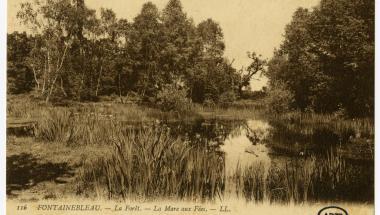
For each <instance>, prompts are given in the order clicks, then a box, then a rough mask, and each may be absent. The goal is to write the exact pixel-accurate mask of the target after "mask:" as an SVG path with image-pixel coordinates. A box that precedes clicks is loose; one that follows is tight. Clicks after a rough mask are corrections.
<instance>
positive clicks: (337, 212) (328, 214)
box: [318, 206, 348, 215]
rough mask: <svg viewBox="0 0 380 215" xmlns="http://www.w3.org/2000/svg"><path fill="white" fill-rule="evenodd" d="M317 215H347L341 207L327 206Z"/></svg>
mask: <svg viewBox="0 0 380 215" xmlns="http://www.w3.org/2000/svg"><path fill="white" fill-rule="evenodd" d="M318 215H348V213H347V211H346V210H345V209H343V208H341V207H337V206H329V207H325V208H322V209H321V210H320V211H319V212H318Z"/></svg>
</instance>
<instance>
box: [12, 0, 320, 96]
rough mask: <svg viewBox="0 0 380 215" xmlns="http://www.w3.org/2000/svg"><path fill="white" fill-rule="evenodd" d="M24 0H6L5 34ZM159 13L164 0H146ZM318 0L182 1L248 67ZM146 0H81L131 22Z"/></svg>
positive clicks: (258, 83)
mask: <svg viewBox="0 0 380 215" xmlns="http://www.w3.org/2000/svg"><path fill="white" fill-rule="evenodd" d="M24 1H25V0H8V32H13V31H14V30H22V29H23V28H22V27H21V26H20V24H19V23H18V21H17V20H16V19H15V17H16V13H17V10H18V9H19V8H20V6H19V5H20V3H21V2H24ZM150 1H151V2H153V3H154V4H155V5H157V7H158V8H159V9H160V10H161V9H162V8H164V7H165V5H166V4H167V2H168V0H150ZM319 1H320V0H182V5H183V8H184V11H185V12H186V13H187V15H188V17H191V18H193V20H194V22H195V23H196V24H198V23H199V22H201V21H202V20H205V19H207V18H212V19H213V20H215V21H216V22H218V23H219V24H220V26H221V27H222V29H223V33H224V41H225V44H226V51H225V56H226V57H227V58H229V59H230V60H232V59H235V62H234V64H233V66H234V67H235V68H236V69H240V68H241V67H242V66H248V64H249V59H248V57H247V55H246V53H247V51H255V52H256V53H258V54H262V55H263V56H264V57H265V58H268V59H269V58H270V57H272V55H273V50H274V48H276V47H278V46H279V45H280V44H281V41H282V40H283V37H282V35H283V34H284V28H285V25H286V24H288V23H289V22H290V20H291V17H292V15H293V13H294V11H295V10H296V9H297V8H298V7H306V8H312V7H314V6H316V5H317V4H318V2H319ZM145 2H148V0H85V3H86V5H87V6H88V7H90V8H93V9H99V8H101V7H104V8H111V9H112V10H113V11H114V12H115V13H116V15H117V17H118V18H127V19H128V20H129V21H132V20H133V18H134V17H135V16H136V15H137V14H138V13H139V12H140V10H141V7H142V5H143V4H144V3H145ZM256 78H259V79H260V80H254V81H252V83H251V87H252V89H253V90H259V89H261V88H262V87H263V86H264V85H265V83H266V79H265V77H261V78H260V77H256Z"/></svg>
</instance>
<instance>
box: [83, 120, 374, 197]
mask: <svg viewBox="0 0 380 215" xmlns="http://www.w3.org/2000/svg"><path fill="white" fill-rule="evenodd" d="M144 129H145V130H144ZM146 129H147V130H146ZM115 130H116V131H117V132H116V133H115V134H114V135H115V136H116V137H117V139H116V140H117V141H116V142H117V144H116V146H117V147H116V148H115V149H114V150H113V151H111V156H110V157H104V158H102V159H99V161H98V163H94V162H89V163H90V165H89V166H84V167H83V169H84V170H83V176H82V178H83V182H84V183H83V184H84V187H86V185H87V184H89V183H88V182H89V181H92V182H94V183H95V184H98V185H97V186H103V187H105V189H106V192H107V193H108V196H109V198H111V197H112V196H120V195H121V196H122V197H123V198H125V197H127V196H128V197H131V196H144V197H146V198H156V197H166V198H169V197H175V198H183V199H191V200H215V199H221V200H223V199H226V198H236V197H238V198H244V199H246V200H247V201H255V202H261V201H270V202H305V201H334V202H337V201H359V202H373V196H374V193H373V190H374V182H373V179H374V164H373V158H371V157H370V156H366V154H365V153H363V151H362V150H357V148H358V147H359V145H358V144H356V143H355V144H353V141H352V140H351V138H350V136H348V137H347V135H350V132H347V131H345V130H334V128H329V127H326V126H320V125H308V126H305V125H297V124H284V123H282V122H278V121H268V120H243V121H242V120H240V121H239V120H237V121H236V120H235V121H228V120H215V119H199V120H196V121H179V122H156V123H154V124H150V125H142V127H141V126H138V125H134V126H124V125H122V126H117V127H115ZM353 146H354V147H353ZM352 147H353V148H352ZM342 149H344V150H345V153H343V151H342ZM347 151H348V152H350V153H346V152H347ZM358 152H359V153H358ZM352 155H354V156H352ZM358 155H359V156H358ZM360 155H361V156H360ZM363 155H364V156H363ZM142 167H144V168H142Z"/></svg>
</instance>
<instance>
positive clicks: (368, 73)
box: [266, 0, 375, 116]
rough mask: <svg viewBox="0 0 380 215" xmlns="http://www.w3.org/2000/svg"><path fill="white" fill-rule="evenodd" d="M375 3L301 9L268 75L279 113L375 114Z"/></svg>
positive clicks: (326, 3)
mask: <svg viewBox="0 0 380 215" xmlns="http://www.w3.org/2000/svg"><path fill="white" fill-rule="evenodd" d="M374 14H375V13H374V1H373V0H322V1H321V2H320V4H319V5H318V6H317V7H316V8H314V9H313V10H312V11H309V10H307V9H304V8H299V9H298V10H297V11H296V12H295V13H294V15H293V18H292V21H291V23H290V24H288V25H287V26H286V29H285V35H284V37H285V39H284V42H283V43H282V45H281V47H280V48H279V49H278V50H276V51H275V53H274V57H273V58H272V59H271V60H270V62H269V65H268V71H267V72H266V75H267V76H268V77H269V79H270V90H269V94H270V97H271V102H272V105H273V107H274V108H275V109H276V108H277V111H283V110H284V109H285V110H287V109H301V110H304V111H315V112H324V113H325V112H334V111H343V112H345V113H346V114H349V115H351V116H366V115H372V114H373V111H374Z"/></svg>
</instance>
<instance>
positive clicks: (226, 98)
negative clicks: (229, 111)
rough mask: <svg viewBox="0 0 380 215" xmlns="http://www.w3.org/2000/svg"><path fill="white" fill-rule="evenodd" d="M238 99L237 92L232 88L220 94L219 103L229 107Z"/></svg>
mask: <svg viewBox="0 0 380 215" xmlns="http://www.w3.org/2000/svg"><path fill="white" fill-rule="evenodd" d="M235 100H236V93H235V92H234V91H232V90H230V91H226V92H224V93H222V94H221V95H220V96H219V104H221V105H222V107H228V106H229V105H231V104H232V103H233V102H234V101H235Z"/></svg>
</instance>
